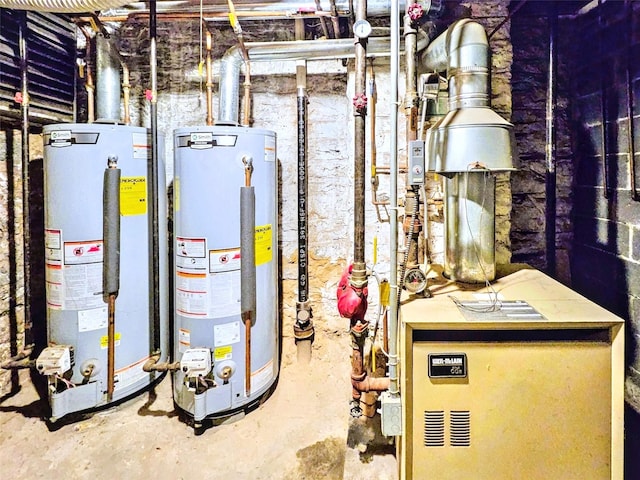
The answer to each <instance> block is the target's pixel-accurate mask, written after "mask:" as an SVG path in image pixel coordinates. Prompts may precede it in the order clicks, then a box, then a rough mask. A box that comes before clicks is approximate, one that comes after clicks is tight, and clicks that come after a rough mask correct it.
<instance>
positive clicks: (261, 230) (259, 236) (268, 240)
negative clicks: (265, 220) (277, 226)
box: [255, 224, 273, 267]
mask: <svg viewBox="0 0 640 480" xmlns="http://www.w3.org/2000/svg"><path fill="white" fill-rule="evenodd" d="M255 246H256V267H257V266H258V265H262V264H264V263H269V262H270V261H271V260H273V230H272V228H271V224H268V225H260V226H256V237H255Z"/></svg>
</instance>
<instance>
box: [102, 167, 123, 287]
mask: <svg viewBox="0 0 640 480" xmlns="http://www.w3.org/2000/svg"><path fill="white" fill-rule="evenodd" d="M103 202H104V203H103V205H104V217H103V224H102V227H103V240H104V271H103V276H102V279H103V291H104V293H105V294H106V295H111V294H114V293H118V290H120V169H119V168H111V167H110V168H107V169H106V170H105V171H104V190H103Z"/></svg>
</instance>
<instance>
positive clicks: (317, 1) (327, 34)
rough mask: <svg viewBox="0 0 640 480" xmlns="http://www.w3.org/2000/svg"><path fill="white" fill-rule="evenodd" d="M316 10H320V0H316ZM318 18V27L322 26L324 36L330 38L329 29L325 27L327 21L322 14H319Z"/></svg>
mask: <svg viewBox="0 0 640 480" xmlns="http://www.w3.org/2000/svg"><path fill="white" fill-rule="evenodd" d="M316 11H318V12H322V5H321V4H320V0H316ZM319 18H320V27H322V34H323V35H324V38H330V37H329V29H328V28H327V21H326V20H325V18H324V16H323V15H320V16H319Z"/></svg>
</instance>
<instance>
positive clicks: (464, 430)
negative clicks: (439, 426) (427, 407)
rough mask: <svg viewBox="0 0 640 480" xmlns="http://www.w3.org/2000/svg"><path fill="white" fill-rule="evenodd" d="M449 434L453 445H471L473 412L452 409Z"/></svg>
mask: <svg viewBox="0 0 640 480" xmlns="http://www.w3.org/2000/svg"><path fill="white" fill-rule="evenodd" d="M449 436H450V443H451V446H452V447H468V446H470V445H471V413H470V412H469V411H468V410H463V411H451V413H450V416H449Z"/></svg>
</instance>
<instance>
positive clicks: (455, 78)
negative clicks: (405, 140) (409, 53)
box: [421, 19, 490, 110]
mask: <svg viewBox="0 0 640 480" xmlns="http://www.w3.org/2000/svg"><path fill="white" fill-rule="evenodd" d="M489 58H490V51H489V41H488V40H487V34H486V33H485V30H484V27H483V26H482V25H480V24H479V23H477V22H473V21H471V20H469V19H463V20H459V21H457V22H455V23H453V24H452V25H451V26H450V27H449V28H448V29H447V31H446V32H444V33H442V34H441V35H440V36H438V37H437V38H436V39H435V40H433V41H432V42H431V44H430V45H429V47H427V49H426V50H425V51H424V53H423V54H422V57H421V61H422V63H423V65H424V67H425V68H426V69H428V70H430V71H435V72H443V71H445V70H446V71H447V78H448V81H449V110H456V109H459V108H463V107H486V106H489V68H490V61H489Z"/></svg>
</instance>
